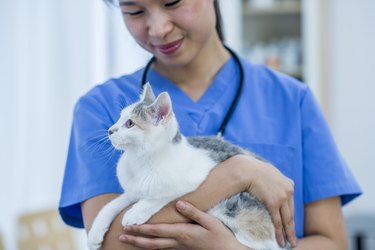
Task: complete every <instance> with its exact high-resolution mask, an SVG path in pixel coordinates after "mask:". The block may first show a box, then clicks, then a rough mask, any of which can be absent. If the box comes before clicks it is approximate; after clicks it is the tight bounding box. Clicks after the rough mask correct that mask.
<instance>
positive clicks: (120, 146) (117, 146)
mask: <svg viewBox="0 0 375 250" xmlns="http://www.w3.org/2000/svg"><path fill="white" fill-rule="evenodd" d="M111 143H112V146H113V147H114V148H115V149H117V150H125V149H126V148H128V147H129V146H130V144H131V143H130V142H127V141H116V140H115V139H111Z"/></svg>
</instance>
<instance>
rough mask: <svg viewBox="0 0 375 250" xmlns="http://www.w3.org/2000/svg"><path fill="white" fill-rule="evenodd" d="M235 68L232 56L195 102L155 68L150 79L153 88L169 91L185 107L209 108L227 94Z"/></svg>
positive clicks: (151, 69) (151, 71)
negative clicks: (226, 90)
mask: <svg viewBox="0 0 375 250" xmlns="http://www.w3.org/2000/svg"><path fill="white" fill-rule="evenodd" d="M235 67H236V62H235V60H234V58H233V57H232V56H231V57H230V58H229V59H228V60H227V61H226V62H225V63H224V64H223V66H222V67H221V68H220V69H219V71H218V72H217V73H216V75H215V76H214V79H213V80H212V82H211V83H210V84H209V86H208V87H207V89H206V90H205V91H204V93H203V94H202V96H201V97H200V98H199V99H198V100H197V101H194V100H193V99H192V98H191V97H190V96H189V95H188V94H187V93H186V92H184V91H183V90H182V89H181V88H180V87H179V86H178V85H176V84H175V83H173V82H172V81H171V80H169V79H168V78H166V77H165V76H163V75H161V74H160V73H159V72H157V71H156V70H155V69H153V68H150V71H149V76H148V79H149V82H150V84H151V86H152V87H153V88H156V89H157V90H160V92H161V91H167V92H168V93H173V94H172V95H173V96H176V97H178V98H179V101H180V102H181V101H182V102H183V105H184V106H186V105H188V106H193V107H200V108H204V107H206V108H209V107H210V106H212V105H213V104H215V103H216V102H217V100H218V99H219V98H220V96H221V95H222V94H224V93H225V89H226V88H227V87H228V86H229V85H230V84H231V83H232V82H233V78H235V76H234V75H233V72H235V71H234V70H235V69H233V68H235Z"/></svg>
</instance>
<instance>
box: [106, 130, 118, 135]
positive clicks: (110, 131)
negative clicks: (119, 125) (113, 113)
mask: <svg viewBox="0 0 375 250" xmlns="http://www.w3.org/2000/svg"><path fill="white" fill-rule="evenodd" d="M116 131H117V129H108V135H112V134H113V133H114V132H116Z"/></svg>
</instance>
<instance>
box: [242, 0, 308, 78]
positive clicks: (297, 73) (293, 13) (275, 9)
mask: <svg viewBox="0 0 375 250" xmlns="http://www.w3.org/2000/svg"><path fill="white" fill-rule="evenodd" d="M241 4H242V40H243V41H242V50H243V51H242V54H243V55H245V56H246V57H247V58H248V59H249V60H250V61H252V62H254V63H263V64H266V65H268V66H270V67H272V68H274V69H275V70H278V71H281V72H284V73H286V74H289V75H291V76H293V77H296V78H298V79H303V75H302V72H303V71H302V67H303V49H302V31H301V27H302V11H301V1H300V0H242V3H241Z"/></svg>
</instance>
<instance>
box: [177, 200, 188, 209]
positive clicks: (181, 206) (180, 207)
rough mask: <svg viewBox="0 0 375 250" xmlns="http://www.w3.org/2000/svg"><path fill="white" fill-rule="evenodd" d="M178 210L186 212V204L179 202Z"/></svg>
mask: <svg viewBox="0 0 375 250" xmlns="http://www.w3.org/2000/svg"><path fill="white" fill-rule="evenodd" d="M177 208H178V209H179V210H184V209H185V208H186V202H184V201H177Z"/></svg>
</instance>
